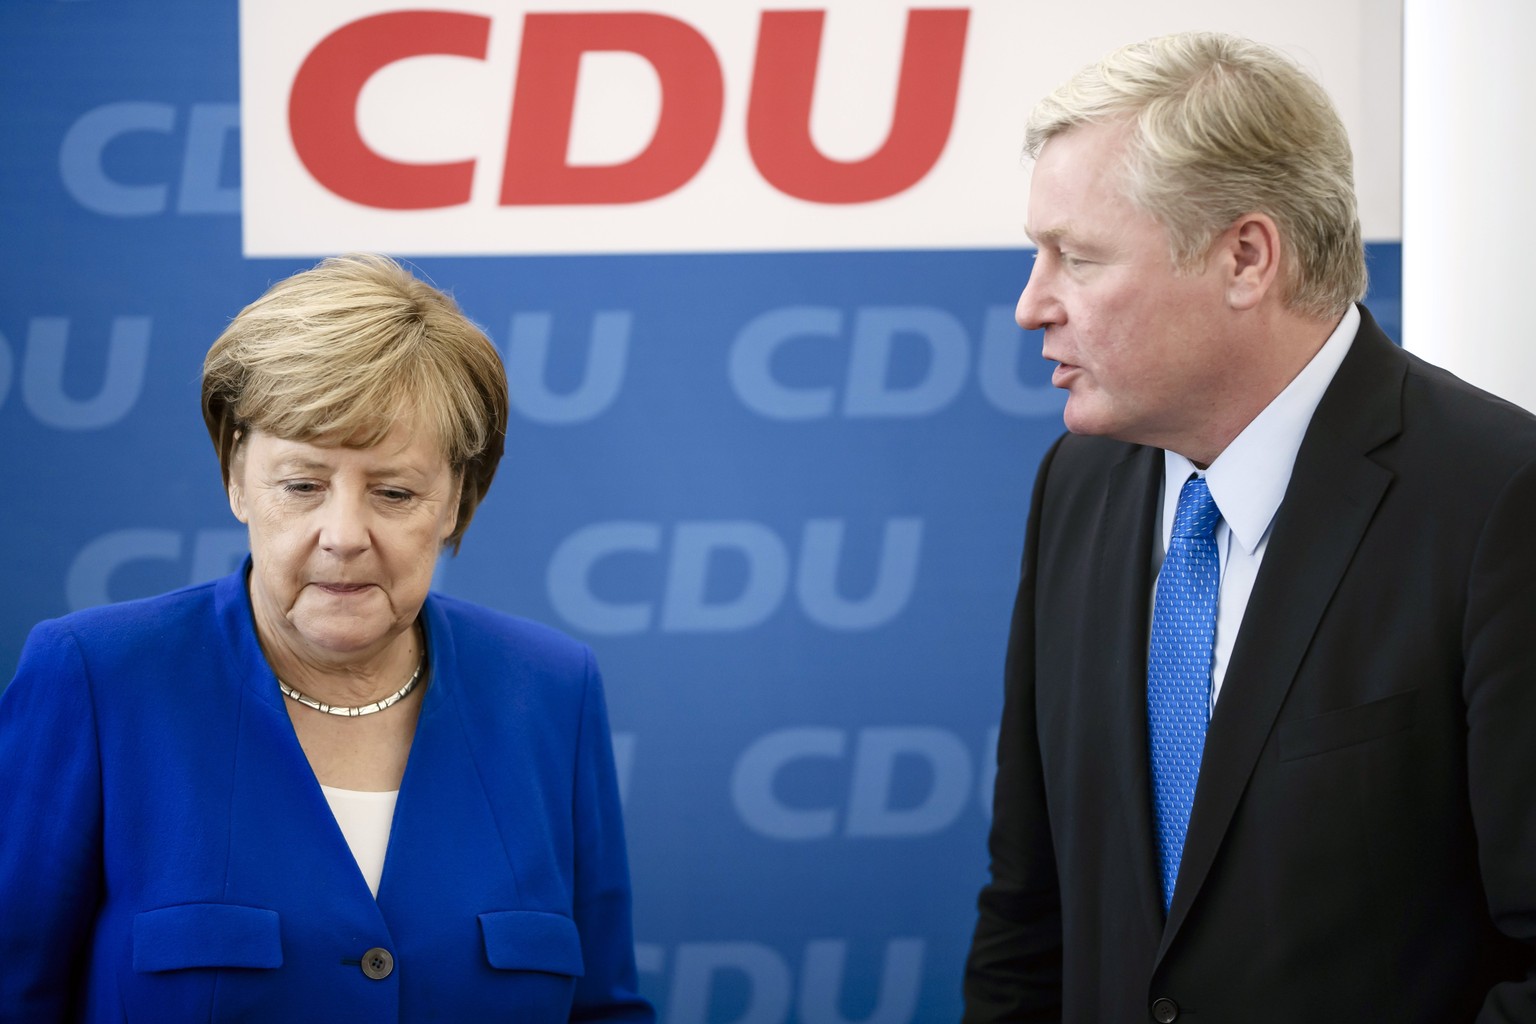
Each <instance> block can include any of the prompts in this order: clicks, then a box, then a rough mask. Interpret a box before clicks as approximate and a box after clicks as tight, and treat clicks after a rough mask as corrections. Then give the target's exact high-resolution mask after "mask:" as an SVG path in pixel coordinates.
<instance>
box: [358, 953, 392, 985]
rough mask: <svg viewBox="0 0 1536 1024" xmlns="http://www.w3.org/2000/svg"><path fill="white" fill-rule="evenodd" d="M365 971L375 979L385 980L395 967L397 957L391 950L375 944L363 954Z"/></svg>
mask: <svg viewBox="0 0 1536 1024" xmlns="http://www.w3.org/2000/svg"><path fill="white" fill-rule="evenodd" d="M362 966H363V973H364V974H366V975H368V977H370V978H372V979H373V980H374V981H383V980H384V979H385V978H387V977H389V974H390V972H391V971H393V970H394V969H395V958H394V957H392V956H390V955H389V950H387V949H383V948H382V947H379V946H375V947H373V948H372V949H370V950H369V951H368V952H366V953H364V954H363V965H362Z"/></svg>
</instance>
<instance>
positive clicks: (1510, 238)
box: [1401, 0, 1536, 409]
mask: <svg viewBox="0 0 1536 1024" xmlns="http://www.w3.org/2000/svg"><path fill="white" fill-rule="evenodd" d="M1533 36H1536V4H1531V3H1529V0H1406V2H1405V4H1404V7H1403V338H1402V339H1401V340H1402V341H1403V343H1404V345H1405V346H1406V347H1407V348H1408V349H1409V350H1410V351H1412V352H1415V353H1417V354H1419V355H1421V356H1423V357H1425V358H1426V359H1428V360H1430V361H1431V362H1434V363H1438V364H1439V365H1441V366H1444V367H1446V368H1447V369H1449V370H1451V371H1452V372H1453V373H1455V374H1457V375H1458V376H1460V377H1462V378H1464V379H1465V380H1468V381H1470V382H1471V383H1473V384H1476V385H1477V386H1478V387H1481V388H1485V389H1487V390H1489V391H1492V392H1493V393H1495V394H1497V395H1501V396H1503V397H1504V398H1507V399H1509V400H1510V401H1513V402H1516V403H1518V404H1520V405H1523V406H1525V407H1526V408H1528V409H1536V346H1533V345H1532V343H1531V334H1532V327H1531V314H1530V303H1531V296H1532V294H1533V291H1536V281H1533V267H1532V259H1531V245H1532V238H1533V235H1536V194H1533V191H1532V182H1533V180H1536V134H1533V131H1532V128H1533V125H1532V113H1533V112H1536V73H1533V72H1532V71H1531V70H1530V68H1531V53H1530V47H1531V43H1530V40H1531V39H1532V38H1533Z"/></svg>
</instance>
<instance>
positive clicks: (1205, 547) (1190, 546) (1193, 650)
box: [1147, 476, 1221, 913]
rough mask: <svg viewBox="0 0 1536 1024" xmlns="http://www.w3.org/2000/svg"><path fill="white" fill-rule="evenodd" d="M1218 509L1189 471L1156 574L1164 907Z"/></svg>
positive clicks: (1182, 822) (1212, 626) (1191, 768)
mask: <svg viewBox="0 0 1536 1024" xmlns="http://www.w3.org/2000/svg"><path fill="white" fill-rule="evenodd" d="M1220 521H1221V510H1220V509H1218V508H1217V507H1216V502H1215V501H1214V500H1212V498H1211V492H1210V488H1208V487H1207V486H1206V485H1205V480H1203V479H1202V478H1200V477H1197V476H1192V477H1190V478H1189V480H1187V481H1185V483H1184V488H1183V490H1181V491H1180V492H1179V507H1178V511H1177V512H1175V513H1174V516H1173V538H1172V540H1171V541H1170V542H1169V544H1168V555H1167V557H1166V558H1164V559H1163V568H1162V572H1160V573H1159V574H1158V577H1157V598H1156V602H1155V603H1154V605H1153V609H1152V644H1151V649H1150V651H1149V652H1148V657H1147V726H1148V732H1149V738H1150V740H1151V749H1152V810H1153V814H1154V815H1155V817H1156V824H1157V854H1158V861H1159V863H1160V865H1161V867H1162V875H1163V912H1164V913H1167V911H1168V908H1169V906H1171V905H1172V903H1173V886H1174V883H1175V882H1176V881H1177V880H1178V877H1179V860H1180V858H1181V857H1182V856H1183V854H1184V836H1185V833H1186V832H1187V831H1188V828H1189V812H1190V808H1191V807H1193V806H1194V802H1195V780H1196V779H1197V778H1199V775H1200V754H1201V751H1203V750H1204V749H1205V724H1206V719H1207V717H1208V716H1209V714H1210V707H1211V656H1212V651H1213V649H1214V646H1215V641H1216V593H1217V589H1218V585H1219V583H1220V575H1221V563H1220V561H1219V559H1218V557H1217V554H1216V537H1215V532H1216V524H1217V523H1218V522H1220Z"/></svg>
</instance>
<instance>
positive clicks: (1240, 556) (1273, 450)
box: [1152, 305, 1360, 710]
mask: <svg viewBox="0 0 1536 1024" xmlns="http://www.w3.org/2000/svg"><path fill="white" fill-rule="evenodd" d="M1359 327H1360V311H1359V310H1358V309H1356V308H1355V307H1354V306H1353V305H1351V306H1350V307H1349V311H1348V312H1347V313H1345V314H1344V318H1343V319H1342V320H1340V321H1339V325H1338V326H1337V327H1335V328H1334V329H1333V333H1332V334H1331V335H1329V336H1328V340H1327V341H1326V342H1324V343H1323V347H1322V348H1320V349H1318V351H1317V354H1316V355H1315V356H1313V357H1312V359H1311V361H1310V362H1308V363H1307V365H1306V366H1305V367H1303V368H1302V371H1301V372H1300V373H1298V374H1297V375H1296V377H1295V379H1294V380H1292V381H1291V383H1290V384H1288V385H1287V386H1286V388H1285V390H1284V391H1282V392H1280V394H1278V395H1276V396H1275V399H1274V400H1273V401H1272V402H1270V403H1269V404H1268V405H1267V406H1265V407H1264V410H1263V411H1262V412H1260V413H1259V414H1258V415H1257V416H1255V417H1254V418H1253V420H1252V422H1250V423H1249V424H1248V426H1246V427H1244V428H1243V432H1242V433H1240V434H1238V435H1237V437H1235V438H1233V440H1232V443H1231V444H1229V445H1227V447H1226V450H1225V451H1223V452H1222V453H1221V454H1220V455H1218V456H1217V457H1216V461H1215V462H1213V463H1211V464H1210V466H1209V467H1208V468H1207V469H1205V470H1204V471H1201V470H1199V469H1197V468H1196V467H1195V464H1194V463H1193V462H1190V461H1189V460H1188V459H1186V458H1185V457H1184V456H1182V455H1179V454H1178V453H1176V452H1170V451H1164V452H1163V502H1162V506H1161V509H1160V514H1161V520H1160V522H1159V524H1158V533H1157V535H1158V537H1159V538H1160V542H1161V543H1160V546H1158V547H1157V550H1155V551H1154V552H1153V563H1154V564H1153V574H1154V577H1155V576H1156V573H1157V571H1158V570H1159V569H1160V568H1161V567H1162V563H1163V554H1164V552H1166V551H1167V550H1168V543H1169V539H1170V537H1171V536H1172V534H1173V515H1174V511H1175V510H1176V509H1177V508H1178V506H1179V491H1180V490H1182V489H1183V487H1184V481H1186V480H1188V479H1189V476H1190V474H1191V473H1194V474H1196V475H1197V476H1203V477H1205V482H1206V486H1207V487H1209V488H1210V490H1211V497H1212V498H1213V499H1215V501H1216V507H1217V508H1218V509H1220V510H1221V522H1220V523H1218V524H1217V525H1216V551H1217V553H1218V555H1219V557H1220V559H1221V585H1220V586H1221V589H1220V592H1219V594H1218V597H1217V607H1216V652H1215V658H1214V660H1213V662H1212V665H1211V708H1212V709H1213V710H1214V709H1215V707H1216V697H1217V695H1218V694H1219V693H1220V692H1221V684H1222V681H1223V680H1224V679H1225V678H1226V674H1227V664H1228V662H1229V661H1230V660H1231V658H1232V648H1233V646H1234V645H1235V644H1236V643H1237V631H1238V629H1239V628H1241V626H1242V623H1243V612H1244V611H1245V610H1246V609H1247V607H1248V597H1249V595H1250V594H1252V593H1253V581H1254V580H1255V579H1256V578H1257V577H1258V575H1259V565H1260V564H1261V563H1262V562H1263V561H1264V550H1265V548H1267V547H1268V546H1269V532H1270V528H1271V527H1272V526H1273V525H1274V521H1275V512H1276V511H1277V510H1278V509H1279V508H1280V501H1281V499H1283V498H1284V497H1285V489H1286V487H1287V486H1288V485H1289V484H1290V482H1291V469H1292V468H1293V467H1294V466H1295V464H1296V453H1297V452H1298V451H1299V450H1300V449H1301V439H1302V437H1303V436H1304V435H1305V434H1306V432H1307V425H1308V424H1309V423H1311V422H1312V413H1313V412H1314V411H1315V410H1316V409H1317V403H1318V402H1320V401H1322V398H1323V392H1324V391H1326V390H1328V385H1329V384H1330V383H1332V381H1333V375H1334V374H1335V373H1337V372H1338V369H1339V364H1340V363H1342V362H1343V361H1344V356H1345V355H1346V354H1348V352H1349V346H1350V345H1351V344H1352V343H1353V342H1354V340H1355V332H1356V331H1357V330H1358V329H1359ZM1152 595H1153V596H1152V599H1153V602H1154V603H1156V600H1157V584H1156V581H1155V578H1154V582H1153V590H1152Z"/></svg>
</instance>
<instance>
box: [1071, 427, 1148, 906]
mask: <svg viewBox="0 0 1536 1024" xmlns="http://www.w3.org/2000/svg"><path fill="white" fill-rule="evenodd" d="M1162 478H1163V458H1162V452H1161V451H1160V450H1158V449H1156V448H1133V449H1131V451H1130V453H1129V454H1128V455H1127V456H1126V457H1125V459H1123V460H1122V461H1121V462H1119V463H1118V464H1117V465H1115V467H1114V468H1113V469H1112V470H1111V472H1110V474H1109V481H1108V487H1107V489H1106V491H1105V495H1104V508H1103V513H1102V515H1101V516H1100V521H1099V528H1098V532H1097V534H1096V535H1095V537H1094V546H1095V549H1094V556H1093V567H1094V593H1095V607H1094V616H1095V617H1096V618H1098V619H1099V620H1100V621H1101V622H1102V624H1103V629H1104V634H1103V637H1102V640H1101V641H1097V642H1094V643H1092V644H1091V645H1090V648H1091V649H1090V650H1089V651H1088V652H1087V653H1088V657H1087V658H1086V659H1085V662H1084V664H1085V667H1086V671H1085V673H1084V675H1083V678H1084V680H1085V681H1086V682H1087V683H1089V684H1091V687H1092V690H1091V691H1090V692H1099V693H1102V694H1104V706H1103V708H1102V711H1103V713H1104V720H1105V724H1106V728H1107V729H1108V745H1107V749H1106V751H1105V752H1104V756H1106V757H1107V758H1109V759H1110V760H1111V762H1112V763H1113V765H1114V772H1115V775H1116V778H1117V781H1118V786H1117V788H1118V789H1119V791H1120V802H1121V806H1122V810H1123V814H1122V820H1123V821H1124V822H1125V823H1126V827H1127V830H1128V835H1127V842H1128V843H1129V844H1130V847H1131V858H1130V860H1131V863H1132V865H1133V870H1134V872H1135V885H1136V891H1137V893H1138V894H1139V895H1138V899H1137V902H1138V903H1139V904H1140V905H1141V908H1142V912H1143V913H1144V914H1145V915H1146V918H1147V922H1148V924H1149V926H1150V928H1151V931H1152V933H1153V934H1156V932H1157V931H1159V930H1160V929H1161V928H1162V923H1163V922H1162V917H1163V912H1162V906H1161V896H1160V893H1161V883H1160V882H1159V880H1158V873H1157V850H1156V846H1155V843H1154V840H1153V829H1152V803H1151V799H1152V798H1151V791H1150V783H1149V781H1148V780H1149V775H1148V768H1147V764H1148V757H1149V753H1148V748H1147V701H1146V693H1147V653H1146V647H1147V629H1148V623H1149V622H1150V619H1151V593H1152V542H1153V528H1154V524H1155V523H1156V521H1157V500H1158V496H1159V495H1160V493H1161V484H1162ZM1127 539H1129V544H1127V543H1126V541H1127ZM1127 581H1129V582H1127ZM1090 713H1094V710H1093V709H1090Z"/></svg>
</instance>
